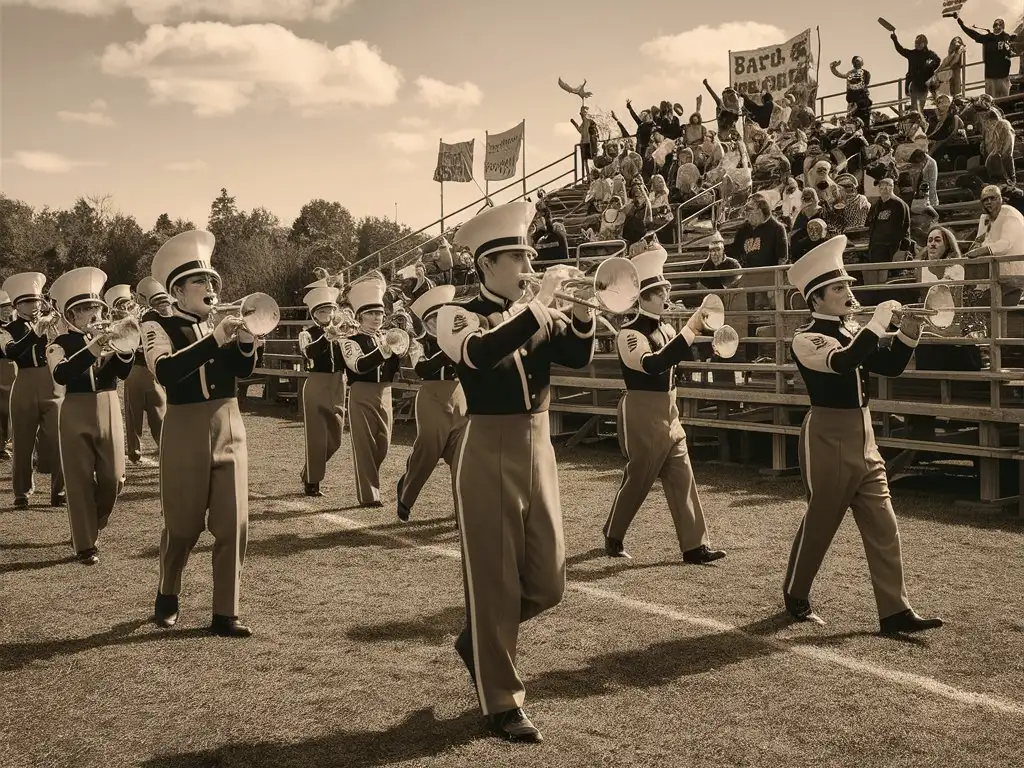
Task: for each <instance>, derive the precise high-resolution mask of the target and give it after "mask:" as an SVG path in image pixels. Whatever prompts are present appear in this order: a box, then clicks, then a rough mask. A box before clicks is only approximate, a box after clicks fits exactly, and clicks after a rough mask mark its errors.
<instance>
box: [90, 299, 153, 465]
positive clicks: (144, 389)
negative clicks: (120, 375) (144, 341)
mask: <svg viewBox="0 0 1024 768" xmlns="http://www.w3.org/2000/svg"><path fill="white" fill-rule="evenodd" d="M103 300H104V301H106V302H107V306H109V307H110V309H111V310H112V311H113V313H115V314H123V313H126V312H128V311H130V310H131V309H132V304H133V303H134V300H133V297H132V289H131V286H129V285H115V286H114V287H112V288H110V289H109V290H108V291H107V292H106V293H105V294H104V295H103ZM143 301H145V299H143ZM140 309H144V308H140ZM139 320H140V322H141V318H139ZM166 408H167V403H166V398H165V397H164V393H163V389H161V387H160V386H159V385H158V384H157V383H156V379H155V378H153V374H152V372H150V370H149V368H147V367H146V351H145V350H144V349H143V348H142V346H141V344H140V346H139V348H138V350H136V352H135V359H134V361H133V363H132V370H131V373H130V374H129V376H128V380H127V381H125V383H124V420H125V422H126V427H127V433H128V435H127V437H128V460H129V461H130V462H131V463H132V464H135V465H137V466H143V467H155V466H156V462H155V461H153V459H151V458H149V457H148V456H143V455H142V423H143V420H144V419H145V418H146V417H147V416H148V418H149V432H150V434H151V435H152V436H153V441H154V442H155V443H156V444H157V445H158V446H159V445H160V428H161V426H163V420H164V411H165V410H166Z"/></svg>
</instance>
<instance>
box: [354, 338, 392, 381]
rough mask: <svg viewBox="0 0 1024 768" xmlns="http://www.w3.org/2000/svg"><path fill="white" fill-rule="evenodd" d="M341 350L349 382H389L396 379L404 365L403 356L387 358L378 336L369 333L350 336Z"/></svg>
mask: <svg viewBox="0 0 1024 768" xmlns="http://www.w3.org/2000/svg"><path fill="white" fill-rule="evenodd" d="M382 333H383V332H382ZM341 351H342V354H343V356H344V359H345V375H346V376H347V377H348V382H349V384H352V383H354V382H357V381H362V382H366V383H369V384H387V383H389V382H392V381H394V380H395V376H396V375H397V374H398V369H399V368H400V367H401V365H402V358H401V357H399V356H398V355H391V357H388V358H385V357H384V351H383V350H382V349H381V348H380V346H379V345H378V344H377V337H376V336H371V335H370V334H368V333H357V334H354V335H352V336H349V337H348V338H347V339H345V341H344V342H343V343H342V345H341Z"/></svg>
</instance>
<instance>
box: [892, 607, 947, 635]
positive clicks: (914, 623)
mask: <svg viewBox="0 0 1024 768" xmlns="http://www.w3.org/2000/svg"><path fill="white" fill-rule="evenodd" d="M879 624H880V625H881V633H882V634H883V635H899V634H902V633H904V632H907V633H910V632H923V631H924V630H926V629H938V628H939V627H941V626H942V624H943V622H942V619H938V618H931V619H926V618H923V617H921V616H918V615H917V613H915V612H914V609H913V608H908V609H907V610H905V611H900V612H899V613H894V614H893V615H892V616H886V617H885V618H884V619H882V620H881V621H879Z"/></svg>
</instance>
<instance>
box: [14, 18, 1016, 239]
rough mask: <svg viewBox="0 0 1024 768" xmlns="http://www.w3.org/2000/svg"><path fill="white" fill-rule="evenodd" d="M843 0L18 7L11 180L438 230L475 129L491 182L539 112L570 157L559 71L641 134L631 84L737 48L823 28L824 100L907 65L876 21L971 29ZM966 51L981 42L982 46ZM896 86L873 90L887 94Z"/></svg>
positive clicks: (657, 93) (34, 191)
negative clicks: (448, 173)
mask: <svg viewBox="0 0 1024 768" xmlns="http://www.w3.org/2000/svg"><path fill="white" fill-rule="evenodd" d="M830 5H831V4H830ZM824 6H825V4H824V3H821V2H820V0H787V2H786V3H785V4H784V5H783V4H782V3H767V2H763V0H732V2H731V3H699V4H689V3H679V2H678V0H645V2H644V3H643V4H642V6H631V5H630V4H629V3H621V2H609V1H608V0H586V1H582V0H558V2H552V1H551V0H515V2H503V3H499V2H497V1H496V0H488V1H487V2H481V1H480V0H474V1H472V2H471V1H470V0H430V2H420V0H0V88H2V90H0V191H2V192H4V193H5V194H7V195H9V196H11V197H14V198H18V199H21V200H24V201H25V202H27V203H29V204H30V205H33V206H35V207H42V206H51V207H68V206H70V205H71V204H72V203H73V202H74V200H75V199H76V198H77V197H79V196H84V195H111V196H112V197H113V204H114V207H115V208H116V209H119V210H121V211H123V212H125V213H130V214H132V215H134V216H135V217H136V218H137V219H138V221H139V222H140V224H141V225H142V226H143V228H149V227H151V226H152V224H153V222H154V221H155V220H156V218H157V216H158V215H159V214H161V213H163V212H167V213H169V214H170V215H171V217H172V218H177V217H179V216H181V217H184V218H189V219H192V220H193V221H195V222H196V223H197V224H198V225H200V226H203V225H204V224H205V222H206V220H207V217H208V215H209V209H210V202H211V201H212V200H213V198H214V197H215V196H216V195H217V194H218V192H219V190H220V188H221V187H226V188H227V189H228V191H229V193H230V194H232V195H234V196H235V197H236V199H237V202H238V205H239V206H240V207H241V208H243V209H245V210H250V209H252V208H254V207H257V206H263V207H266V208H268V209H269V210H271V211H272V212H273V213H275V214H277V215H278V216H279V217H280V218H281V220H282V222H283V223H284V224H285V225H288V224H290V223H291V221H292V220H293V219H294V218H295V216H296V215H297V214H298V212H299V209H300V208H301V207H302V205H303V204H304V203H305V202H307V201H309V200H311V199H314V198H325V199H328V200H337V201H339V202H341V203H342V204H343V205H345V206H346V207H347V208H348V209H349V210H350V211H352V213H353V214H354V215H355V216H365V215H377V216H383V217H387V218H393V217H394V216H395V213H396V205H397V213H398V218H399V220H400V221H402V222H404V223H406V224H409V225H410V226H412V227H413V228H419V227H422V226H424V225H426V224H429V223H430V222H432V221H433V220H435V219H437V218H438V216H439V214H440V199H439V191H440V185H439V184H437V183H436V182H434V181H433V180H432V176H433V171H434V166H435V164H436V159H437V146H438V140H439V139H441V138H443V139H444V140H445V141H446V142H453V141H462V140H466V139H469V138H475V139H476V177H477V178H478V179H479V180H480V182H479V183H480V186H484V182H483V154H484V153H483V142H484V133H485V131H490V132H492V133H497V132H500V131H504V130H506V129H508V128H511V127H512V126H514V125H516V124H517V123H518V122H519V121H520V120H522V119H525V121H526V142H525V144H526V169H527V171H531V170H534V169H537V168H539V167H541V166H543V165H546V164H548V163H551V162H552V161H554V160H557V159H558V158H560V157H562V156H564V155H565V154H567V153H568V152H570V151H571V149H572V144H573V143H574V136H575V135H576V134H575V132H574V130H573V128H572V126H571V125H570V124H569V123H568V122H567V121H568V119H569V118H570V117H574V116H575V115H576V113H577V112H578V109H579V106H580V101H579V99H578V98H577V97H576V96H574V95H571V94H568V93H565V92H564V91H562V90H560V89H559V87H558V78H559V77H561V78H563V79H564V80H566V81H567V82H568V83H570V84H572V85H574V86H575V85H579V84H580V83H582V82H583V80H586V81H587V90H589V91H592V92H593V94H594V96H593V97H592V98H591V99H590V100H589V101H588V104H589V105H590V106H591V107H592V109H596V110H601V111H605V112H607V111H609V110H612V109H614V110H616V112H617V114H618V115H619V117H620V119H622V121H623V122H624V123H625V124H626V125H627V127H629V128H632V127H633V123H632V122H631V121H630V120H629V117H628V114H627V113H626V109H625V99H626V98H627V97H629V98H632V99H633V100H634V102H635V105H636V106H637V108H638V111H639V108H640V107H642V106H644V105H649V104H652V103H657V102H659V101H661V100H662V99H670V100H671V101H673V102H675V101H678V102H681V103H682V104H683V106H684V108H685V109H686V111H687V113H689V112H690V111H691V110H692V109H693V105H694V102H695V97H696V96H697V94H698V93H700V92H702V90H703V89H702V86H701V85H700V81H701V79H702V78H703V77H707V78H708V79H709V81H710V82H711V84H712V86H713V87H715V88H716V90H721V88H722V87H724V86H725V85H727V81H728V51H729V50H743V49H748V48H755V47H758V46H763V45H769V44H772V43H781V42H784V41H785V40H787V39H789V38H790V37H793V36H794V35H796V34H798V33H799V32H801V31H802V30H804V29H806V28H808V27H812V28H813V27H815V26H818V27H819V29H820V36H821V55H820V67H821V69H820V81H821V83H822V86H821V89H820V93H822V94H829V93H837V92H839V91H841V90H842V87H843V83H842V81H840V80H837V79H835V78H834V77H833V76H832V75H831V74H830V73H829V71H828V64H829V62H830V61H832V60H836V59H839V60H842V62H843V65H842V66H843V69H844V70H845V69H846V68H847V64H848V62H849V59H850V58H851V57H852V56H853V55H854V54H859V55H861V56H863V57H864V59H865V66H866V68H867V69H869V70H870V71H871V72H872V77H873V80H874V82H880V81H882V80H887V79H892V78H895V77H901V76H902V75H903V74H904V73H905V62H904V60H903V59H902V58H900V57H899V56H898V55H897V54H896V52H895V51H894V50H893V48H892V44H891V42H890V41H889V39H888V35H887V33H886V32H885V30H883V29H882V28H881V27H880V26H879V25H878V23H877V18H878V17H879V16H884V17H885V18H886V19H888V20H889V21H890V22H891V23H892V24H894V25H895V26H896V27H897V30H898V32H899V34H900V39H901V42H902V43H904V45H907V46H908V47H909V46H911V45H912V44H913V37H914V35H915V34H917V33H918V32H924V33H925V34H928V35H929V39H930V40H931V44H932V45H931V47H932V48H933V49H934V50H936V51H937V52H939V53H940V54H944V53H945V51H946V47H947V45H948V43H949V40H950V39H951V38H952V36H954V35H955V34H958V33H959V28H958V27H957V26H956V23H955V22H954V21H952V20H951V19H943V18H941V7H942V0H901V2H898V3H897V2H892V0H861V1H860V2H858V3H854V4H850V3H842V4H840V3H836V4H835V7H836V9H837V10H839V11H840V12H839V14H838V15H837V14H826V13H824V12H823V11H822V8H823V7H824ZM854 8H856V9H857V10H856V12H853V10H852V9H854ZM1022 11H1024V0H968V2H967V4H966V5H965V7H964V9H963V10H962V12H961V14H962V15H963V16H964V18H965V19H966V20H967V21H968V22H969V23H974V24H977V25H979V26H989V25H990V24H991V21H992V19H993V18H995V17H996V16H1003V17H1006V19H1007V22H1008V23H1009V24H1012V23H1013V22H1012V19H1015V18H1017V17H1019V15H1020V14H1021V12H1022ZM816 43H817V41H816V40H814V43H813V44H814V45H816ZM968 52H969V53H968V56H969V59H970V60H979V59H980V57H981V47H980V46H979V45H977V44H975V43H973V42H971V41H968ZM892 95H894V92H892V91H891V90H890V91H889V92H887V93H883V92H882V91H881V89H876V93H875V99H876V100H880V99H882V98H887V97H891V96H892ZM705 102H706V103H705V104H704V107H703V112H704V115H705V118H706V119H708V118H711V119H713V117H714V113H713V109H714V105H713V103H711V100H710V98H706V99H705ZM842 102H843V99H842V97H841V96H840V97H838V98H836V99H833V100H832V101H831V102H830V104H831V105H833V108H834V109H838V108H840V107H841V106H842ZM571 167H572V166H571V164H566V163H563V164H562V165H561V166H558V167H557V172H562V171H566V170H571ZM521 171H522V164H520V173H521ZM553 175H556V173H555V172H554V171H549V172H548V173H546V174H544V175H543V176H539V177H536V178H535V180H536V181H537V182H538V183H539V182H542V181H547V179H548V178H550V177H551V176H553ZM530 181H531V186H534V184H533V183H532V182H533V181H534V179H531V180H530ZM506 183H507V182H506ZM495 186H500V183H495ZM556 186H557V185H556ZM492 189H493V187H492ZM480 196H481V192H480V190H479V189H478V187H477V186H476V185H475V184H472V183H468V184H454V183H448V184H445V185H444V206H445V210H446V212H447V213H448V214H451V213H452V212H453V211H454V210H455V209H457V208H459V207H461V206H463V205H467V204H469V203H472V202H473V201H474V200H476V199H478V198H479V197H480ZM504 199H507V198H503V197H501V196H498V197H496V202H503V201H504ZM468 215H469V213H465V214H462V215H461V216H459V220H462V219H464V218H466V217H467V216H468ZM453 223H455V222H454V221H452V220H449V221H448V224H449V225H451V224H453Z"/></svg>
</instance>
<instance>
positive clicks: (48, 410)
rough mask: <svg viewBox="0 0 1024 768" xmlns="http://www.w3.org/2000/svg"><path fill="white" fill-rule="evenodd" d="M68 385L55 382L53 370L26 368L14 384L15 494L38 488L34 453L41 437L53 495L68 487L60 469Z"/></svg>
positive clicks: (43, 469) (43, 468)
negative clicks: (59, 422)
mask: <svg viewBox="0 0 1024 768" xmlns="http://www.w3.org/2000/svg"><path fill="white" fill-rule="evenodd" d="M63 397H64V387H60V386H58V385H57V384H55V383H54V381H53V376H51V375H50V369H49V368H47V367H46V366H42V367H40V368H22V369H20V370H19V371H18V377H17V378H16V379H15V380H14V386H12V387H11V433H12V435H13V437H14V470H13V477H12V478H11V484H12V485H13V486H14V495H15V496H28V495H29V494H30V493H32V491H33V490H34V488H35V484H34V482H33V478H32V452H33V451H34V450H35V447H36V438H37V437H38V438H39V470H40V472H44V473H47V472H48V474H50V476H51V477H50V494H51V495H52V494H56V493H60V492H61V491H63V490H64V473H63V472H61V468H60V439H59V437H58V434H57V415H58V413H59V411H60V403H61V400H62V399H63Z"/></svg>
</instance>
